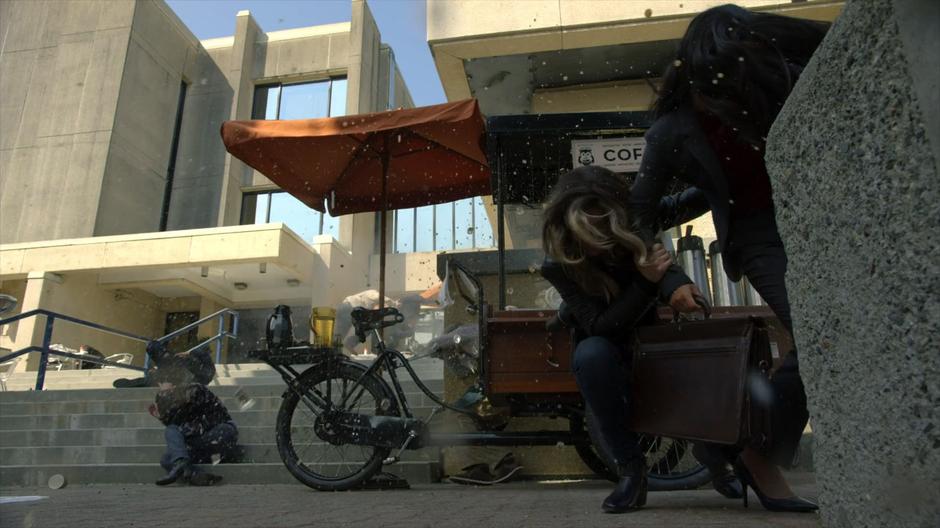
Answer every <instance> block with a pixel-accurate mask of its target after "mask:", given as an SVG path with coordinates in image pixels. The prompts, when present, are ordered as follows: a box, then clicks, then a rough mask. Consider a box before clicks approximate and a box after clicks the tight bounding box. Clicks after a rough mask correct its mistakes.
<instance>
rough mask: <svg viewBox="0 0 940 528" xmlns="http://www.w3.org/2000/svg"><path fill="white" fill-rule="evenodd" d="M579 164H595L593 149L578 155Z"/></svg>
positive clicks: (582, 150)
mask: <svg viewBox="0 0 940 528" xmlns="http://www.w3.org/2000/svg"><path fill="white" fill-rule="evenodd" d="M578 162H579V163H580V164H581V165H591V164H592V163H594V151H592V150H591V149H581V151H580V152H579V153H578Z"/></svg>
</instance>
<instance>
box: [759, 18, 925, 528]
mask: <svg viewBox="0 0 940 528" xmlns="http://www.w3.org/2000/svg"><path fill="white" fill-rule="evenodd" d="M914 4H915V3H914V2H912V3H910V4H909V5H908V7H913V9H914V10H915V11H916V10H918V9H919V10H920V17H922V18H928V17H930V16H931V15H930V13H931V12H933V13H936V4H935V3H933V2H926V1H925V2H916V5H914ZM894 5H895V4H893V3H892V2H891V1H890V0H877V1H850V2H849V3H847V4H846V7H845V10H844V11H843V14H842V15H841V17H840V18H839V19H838V20H836V22H835V24H834V25H833V27H832V28H831V30H830V31H829V34H828V36H827V37H826V39H825V41H824V42H823V45H822V46H821V47H820V49H819V50H818V51H817V52H816V55H815V56H814V58H813V60H812V61H811V62H810V64H809V65H808V67H807V68H806V70H805V71H804V72H803V74H802V77H801V79H800V81H799V83H798V84H797V86H796V88H795V89H794V91H793V94H792V95H791V96H790V99H789V100H788V102H787V104H786V106H785V107H784V109H783V111H782V112H781V114H780V116H779V117H778V119H777V121H776V123H775V124H774V127H773V129H772V131H771V134H770V137H769V138H768V152H767V163H768V169H769V172H770V174H771V179H772V182H773V188H774V200H775V203H776V206H777V221H778V224H779V227H780V232H781V235H782V236H783V240H784V243H785V244H786V246H787V252H788V255H789V259H790V265H789V271H788V274H787V286H788V289H789V293H790V301H791V306H792V310H793V319H794V327H795V337H796V341H797V347H798V348H799V350H800V361H801V371H802V373H803V377H804V381H805V383H806V388H807V394H808V397H809V406H810V414H811V416H812V421H813V433H814V436H815V440H816V445H815V451H814V466H815V468H816V470H817V476H818V481H819V486H820V503H821V514H822V520H823V524H824V525H825V526H831V527H852V528H864V527H881V526H916V527H920V526H925V527H926V526H936V523H937V520H938V519H940V355H938V354H937V339H938V336H940V295H938V292H940V269H938V263H940V233H938V231H937V226H938V225H940V207H938V204H940V178H938V174H937V167H938V160H937V159H936V157H935V156H934V155H933V153H932V150H931V146H930V143H929V140H928V136H927V133H926V130H928V129H929V128H930V127H935V126H936V122H935V120H936V118H935V117H934V118H930V117H929V114H927V113H925V112H924V110H923V106H922V104H923V102H922V101H920V100H919V98H918V92H917V90H916V89H915V88H916V85H917V83H916V79H912V75H911V72H912V71H913V70H916V69H919V68H926V67H928V64H925V62H924V59H925V57H923V56H921V58H917V57H916V56H912V55H911V54H910V53H908V52H906V51H905V47H904V46H903V45H902V39H901V33H902V32H905V31H907V28H906V27H905V23H904V20H899V19H898V17H897V16H896V11H895V8H894ZM931 6H932V7H931ZM931 9H932V10H933V11H930V10H931ZM933 19H934V20H936V17H935V16H934V18H933ZM908 36H911V37H914V38H915V39H916V41H917V42H918V46H919V47H922V48H924V49H930V50H934V51H933V53H932V57H931V54H929V53H928V54H926V55H927V57H926V59H929V60H934V61H935V60H936V59H935V57H936V50H937V49H938V48H940V43H938V31H936V30H933V31H928V32H921V33H917V34H916V35H914V34H909V35H908ZM934 115H936V114H934ZM931 119H933V121H934V122H931Z"/></svg>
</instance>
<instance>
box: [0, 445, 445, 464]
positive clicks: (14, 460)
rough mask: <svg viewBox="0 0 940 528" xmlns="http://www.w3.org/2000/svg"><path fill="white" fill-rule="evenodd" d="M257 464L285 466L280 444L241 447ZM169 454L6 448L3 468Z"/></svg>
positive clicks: (431, 451)
mask: <svg viewBox="0 0 940 528" xmlns="http://www.w3.org/2000/svg"><path fill="white" fill-rule="evenodd" d="M241 445H242V447H244V448H245V452H246V454H247V456H248V458H249V459H250V460H251V461H252V462H253V463H278V464H280V463H281V457H280V455H279V454H278V451H277V445H276V444H274V443H267V444H241ZM164 451H166V445H164V444H152V445H133V446H106V447H103V446H55V447H2V448H0V468H3V467H5V466H14V465H15V466H28V465H57V464H62V465H69V464H80V465H84V464H153V463H156V462H157V461H159V460H160V457H161V456H162V455H163V453H164ZM402 460H403V461H406V462H437V461H439V460H440V449H439V448H436V447H429V448H425V449H420V450H416V451H405V452H403V453H402Z"/></svg>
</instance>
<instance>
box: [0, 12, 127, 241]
mask: <svg viewBox="0 0 940 528" xmlns="http://www.w3.org/2000/svg"><path fill="white" fill-rule="evenodd" d="M133 16H134V2H132V1H130V0H114V1H91V2H56V1H43V0H36V1H30V2H2V3H0V34H2V35H3V47H2V51H0V93H2V94H3V96H2V98H0V224H2V226H3V227H2V229H0V242H2V243H10V242H24V241H32V240H45V239H55V238H69V237H81V236H90V235H92V234H93V231H94V226H95V221H96V215H97V209H98V199H99V193H100V192H101V188H102V178H103V174H104V167H105V164H106V160H107V157H108V150H109V146H110V143H111V141H112V127H113V123H114V118H115V111H116V107H117V102H118V95H119V90H120V85H121V75H122V70H123V69H124V65H125V59H126V55H127V43H128V39H129V38H130V33H131V24H132V19H133Z"/></svg>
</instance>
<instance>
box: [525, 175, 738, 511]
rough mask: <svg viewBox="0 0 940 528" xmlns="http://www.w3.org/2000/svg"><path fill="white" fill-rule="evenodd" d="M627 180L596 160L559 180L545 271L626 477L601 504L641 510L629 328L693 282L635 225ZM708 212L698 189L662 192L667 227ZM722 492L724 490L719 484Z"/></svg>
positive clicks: (584, 382)
mask: <svg viewBox="0 0 940 528" xmlns="http://www.w3.org/2000/svg"><path fill="white" fill-rule="evenodd" d="M629 198H630V190H629V186H628V185H627V182H626V179H625V178H624V177H622V176H620V175H617V174H615V173H613V172H611V171H609V170H607V169H604V168H602V167H596V166H585V167H579V168H577V169H574V170H572V171H571V172H569V173H567V174H565V175H563V176H562V177H561V178H559V180H558V183H557V185H556V186H555V189H554V190H553V191H552V194H551V196H550V197H549V199H548V202H547V203H546V206H545V210H544V225H543V228H542V242H543V246H544V248H545V254H546V258H545V262H544V263H543V264H542V269H541V272H542V275H543V276H544V277H545V278H546V279H547V280H548V281H549V282H550V283H551V284H552V285H553V286H554V287H555V288H556V289H557V290H558V293H559V294H560V295H561V297H562V299H563V300H564V303H565V309H566V311H567V312H568V313H570V314H571V316H573V318H574V320H575V321H574V323H575V324H576V327H577V330H578V333H579V334H580V336H582V337H583V339H580V340H579V342H578V344H577V345H576V347H575V351H574V358H573V362H572V365H573V370H574V373H575V377H576V379H577V381H578V387H579V389H580V391H581V394H582V395H583V396H584V400H585V403H586V405H587V407H588V408H589V409H590V411H591V412H592V413H593V415H594V417H595V419H596V424H597V426H598V430H599V433H600V435H601V437H602V438H601V440H602V441H601V442H599V444H601V445H600V446H599V448H600V449H603V450H604V451H605V454H606V458H607V459H608V460H610V461H612V463H613V464H614V466H615V468H612V469H615V470H616V471H617V473H618V475H619V477H620V480H619V482H618V484H617V487H616V488H615V489H614V491H613V492H612V493H611V494H610V496H608V497H607V498H606V499H605V500H604V502H603V504H602V509H603V510H604V511H605V512H608V513H624V512H629V511H634V510H636V509H638V508H640V507H642V506H643V505H644V504H645V503H646V489H647V478H646V463H645V460H644V458H643V453H642V452H640V449H639V447H638V446H637V437H636V435H635V434H633V433H631V432H630V431H629V430H628V429H627V424H628V418H629V399H628V395H629V392H630V391H629V375H628V368H629V365H630V361H629V359H630V349H629V347H630V333H631V331H632V330H633V328H634V327H635V326H636V325H638V324H643V323H652V322H654V320H655V317H656V315H655V308H654V307H655V305H656V303H657V299H659V298H662V299H669V298H670V297H671V296H672V295H673V294H674V292H675V291H676V290H677V289H678V288H681V287H685V286H687V285H688V284H690V283H691V281H690V280H689V279H688V278H687V277H686V276H685V275H684V274H683V273H682V272H681V270H680V269H679V268H678V267H677V266H675V264H673V263H672V259H671V257H670V255H669V253H667V252H666V250H665V249H663V247H662V245H660V244H655V245H653V246H652V247H650V248H648V247H647V245H646V244H645V243H644V241H643V240H642V239H641V238H640V237H638V236H637V235H636V234H634V233H633V232H632V230H631V229H632V228H631V226H632V225H633V218H632V217H631V215H630V214H629V211H628V210H627V209H626V204H627V203H628V202H629ZM705 210H707V202H706V201H705V200H704V197H703V195H702V194H701V192H700V191H698V190H697V189H690V190H687V191H685V192H684V193H682V194H680V195H677V196H675V197H666V198H664V199H662V200H661V203H660V207H659V218H660V222H661V224H662V225H661V227H669V226H672V225H676V224H678V223H681V222H685V221H688V220H690V219H692V218H695V217H696V216H698V215H700V214H702V213H703V212H704V211H705ZM719 491H721V490H719Z"/></svg>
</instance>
